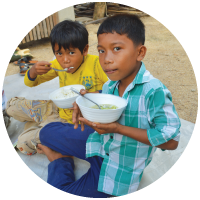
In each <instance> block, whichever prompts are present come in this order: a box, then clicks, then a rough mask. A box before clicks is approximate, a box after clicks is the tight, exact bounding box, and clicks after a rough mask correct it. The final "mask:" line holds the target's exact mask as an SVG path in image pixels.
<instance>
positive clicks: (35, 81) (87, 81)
mask: <svg viewBox="0 0 200 200" xmlns="http://www.w3.org/2000/svg"><path fill="white" fill-rule="evenodd" d="M50 39H51V45H52V49H53V52H54V54H55V57H56V59H55V60H53V61H52V62H50V63H49V62H46V61H41V62H37V63H36V64H35V65H33V67H32V68H31V69H30V70H29V71H28V72H27V73H26V75H25V78H24V83H25V85H27V86H29V87H34V86H37V85H39V84H41V83H43V82H46V81H49V80H52V79H53V78H55V77H57V76H59V84H60V87H63V86H67V85H73V84H81V85H84V86H85V88H86V90H88V91H89V92H98V91H101V90H102V86H103V84H104V83H105V82H106V81H107V80H108V78H107V76H106V74H105V73H104V72H103V70H102V68H101V66H100V64H99V59H98V56H93V55H89V54H87V53H88V47H89V46H88V31H87V29H86V28H85V27H84V26H83V25H81V24H80V23H78V22H74V21H70V20H65V21H62V22H60V23H59V24H57V25H56V26H55V27H54V28H53V29H52V31H51V35H50ZM51 67H53V68H56V69H65V68H68V71H67V72H57V71H55V70H53V69H51ZM72 67H73V68H72ZM7 113H8V115H10V116H12V117H14V118H15V119H17V120H19V121H22V122H23V121H28V123H26V124H25V130H24V132H23V133H22V134H21V135H20V136H19V137H18V143H17V148H18V149H19V150H20V151H21V152H22V153H24V154H27V155H32V154H34V153H36V149H35V146H34V144H35V143H40V141H39V134H40V130H41V128H42V127H44V126H45V125H46V124H48V123H49V122H54V121H61V122H63V123H72V110H71V109H59V110H58V108H57V107H56V106H55V104H53V102H52V101H44V100H43V101H32V100H27V99H25V98H12V99H11V100H10V101H9V102H8V104H7Z"/></svg>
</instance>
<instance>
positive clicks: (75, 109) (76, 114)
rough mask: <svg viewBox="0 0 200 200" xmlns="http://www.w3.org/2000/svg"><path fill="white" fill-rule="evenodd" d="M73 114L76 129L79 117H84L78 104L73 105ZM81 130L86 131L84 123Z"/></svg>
mask: <svg viewBox="0 0 200 200" xmlns="http://www.w3.org/2000/svg"><path fill="white" fill-rule="evenodd" d="M72 110H73V114H72V122H73V123H74V129H77V128H78V124H79V117H82V113H81V111H80V109H79V107H78V105H77V103H76V102H74V103H73V108H72ZM81 130H82V131H84V123H83V122H81Z"/></svg>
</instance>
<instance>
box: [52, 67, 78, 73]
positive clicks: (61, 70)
mask: <svg viewBox="0 0 200 200" xmlns="http://www.w3.org/2000/svg"><path fill="white" fill-rule="evenodd" d="M73 68H74V67H69V68H65V69H55V68H53V67H51V69H53V70H55V71H58V72H66V71H68V70H69V69H73Z"/></svg>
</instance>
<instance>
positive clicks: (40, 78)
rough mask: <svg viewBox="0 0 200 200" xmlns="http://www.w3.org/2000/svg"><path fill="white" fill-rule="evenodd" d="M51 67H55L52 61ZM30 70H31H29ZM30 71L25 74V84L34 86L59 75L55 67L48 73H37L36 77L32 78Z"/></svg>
mask: <svg viewBox="0 0 200 200" xmlns="http://www.w3.org/2000/svg"><path fill="white" fill-rule="evenodd" d="M51 67H55V66H54V65H53V63H52V65H51ZM29 71H30V70H29ZM29 71H28V72H27V73H26V74H25V77H24V84H25V85H26V86H28V87H34V86H37V85H40V84H41V83H44V82H46V81H50V80H52V79H54V78H55V77H57V76H58V74H57V72H56V71H55V70H53V69H51V70H49V71H48V72H47V73H46V74H43V75H37V77H36V78H35V79H31V78H30V76H29Z"/></svg>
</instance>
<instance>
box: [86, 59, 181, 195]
mask: <svg viewBox="0 0 200 200" xmlns="http://www.w3.org/2000/svg"><path fill="white" fill-rule="evenodd" d="M103 93H105V94H114V95H116V96H119V92H118V84H117V82H116V81H108V82H106V83H105V84H104V86H103ZM123 98H124V99H128V105H127V107H126V109H125V111H124V112H123V114H122V116H121V117H120V119H119V120H118V122H119V123H120V124H122V125H125V126H129V127H135V128H140V129H146V130H147V135H148V139H149V141H150V143H151V145H152V146H149V145H146V144H143V143H141V142H138V141H136V140H134V139H132V138H129V137H127V136H123V135H120V134H118V133H109V134H103V135H99V134H98V133H97V132H94V133H93V134H91V135H90V136H89V138H88V140H87V145H86V156H87V157H92V156H100V157H103V158H104V160H103V163H102V167H101V172H100V176H99V183H98V191H100V192H104V193H107V194H111V195H115V196H121V195H125V194H128V193H131V192H134V191H136V190H137V188H138V186H139V183H140V180H141V178H142V174H143V171H144V168H145V167H146V166H147V165H148V164H149V163H150V162H151V160H152V156H153V154H154V152H155V150H156V147H155V146H158V145H160V144H163V143H165V142H167V141H169V140H171V139H174V140H177V138H179V135H180V132H179V129H180V126H181V125H180V120H179V117H178V115H177V112H176V110H175V107H174V105H173V103H172V96H171V93H170V92H169V90H168V89H167V88H166V87H165V86H164V85H163V84H162V83H161V82H160V81H159V80H158V79H155V78H154V77H153V76H152V75H151V74H150V73H149V71H147V70H146V69H145V66H144V63H142V66H141V68H140V70H139V72H138V74H137V76H136V77H135V79H134V81H133V82H132V83H131V84H130V85H129V86H128V87H127V88H126V90H125V92H124V94H123Z"/></svg>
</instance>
